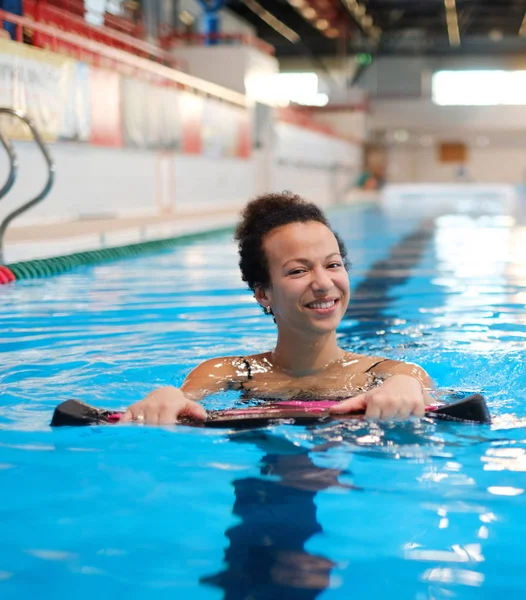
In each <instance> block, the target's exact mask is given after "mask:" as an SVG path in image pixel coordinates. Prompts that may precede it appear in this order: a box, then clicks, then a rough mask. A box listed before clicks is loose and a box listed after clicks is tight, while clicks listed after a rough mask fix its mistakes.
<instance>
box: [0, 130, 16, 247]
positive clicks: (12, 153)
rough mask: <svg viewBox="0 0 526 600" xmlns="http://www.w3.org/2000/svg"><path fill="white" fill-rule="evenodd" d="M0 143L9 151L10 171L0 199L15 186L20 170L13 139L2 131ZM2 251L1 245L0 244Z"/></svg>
mask: <svg viewBox="0 0 526 600" xmlns="http://www.w3.org/2000/svg"><path fill="white" fill-rule="evenodd" d="M0 143H1V144H2V146H3V147H4V148H5V151H6V152H7V157H8V159H9V173H8V175H7V179H6V182H5V183H4V185H3V187H2V189H0V200H1V199H2V198H3V197H4V196H5V195H6V194H7V193H8V192H9V190H10V189H11V188H12V187H13V184H14V183H15V180H16V174H17V171H18V159H17V157H16V153H15V149H14V148H13V144H11V140H10V139H9V138H6V136H5V135H4V134H3V133H2V132H1V131H0ZM0 252H1V246H0Z"/></svg>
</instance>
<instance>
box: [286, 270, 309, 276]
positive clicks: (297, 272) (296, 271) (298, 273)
mask: <svg viewBox="0 0 526 600" xmlns="http://www.w3.org/2000/svg"><path fill="white" fill-rule="evenodd" d="M301 273H305V269H294V270H293V271H290V273H289V275H300V274H301Z"/></svg>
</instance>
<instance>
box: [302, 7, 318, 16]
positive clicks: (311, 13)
mask: <svg viewBox="0 0 526 600" xmlns="http://www.w3.org/2000/svg"><path fill="white" fill-rule="evenodd" d="M301 14H302V15H303V16H304V17H305V18H306V19H314V17H315V16H316V11H315V10H314V9H313V8H312V7H311V6H308V7H307V8H304V9H303V10H302V11H301Z"/></svg>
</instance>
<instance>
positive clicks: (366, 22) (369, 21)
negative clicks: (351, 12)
mask: <svg viewBox="0 0 526 600" xmlns="http://www.w3.org/2000/svg"><path fill="white" fill-rule="evenodd" d="M372 24H373V19H372V18H371V17H369V16H366V17H364V18H363V19H362V25H363V26H364V27H371V25H372Z"/></svg>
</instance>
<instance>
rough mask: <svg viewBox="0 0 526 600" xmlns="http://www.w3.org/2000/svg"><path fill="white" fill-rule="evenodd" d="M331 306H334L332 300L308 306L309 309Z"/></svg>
mask: <svg viewBox="0 0 526 600" xmlns="http://www.w3.org/2000/svg"><path fill="white" fill-rule="evenodd" d="M331 306H334V300H331V301H330V302H311V303H310V304H309V307H310V308H331Z"/></svg>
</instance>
